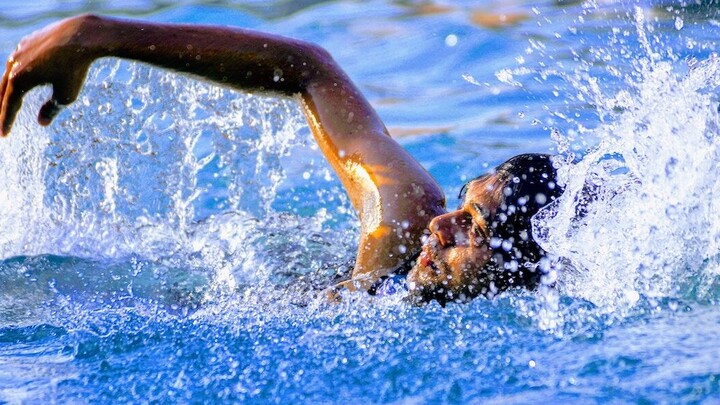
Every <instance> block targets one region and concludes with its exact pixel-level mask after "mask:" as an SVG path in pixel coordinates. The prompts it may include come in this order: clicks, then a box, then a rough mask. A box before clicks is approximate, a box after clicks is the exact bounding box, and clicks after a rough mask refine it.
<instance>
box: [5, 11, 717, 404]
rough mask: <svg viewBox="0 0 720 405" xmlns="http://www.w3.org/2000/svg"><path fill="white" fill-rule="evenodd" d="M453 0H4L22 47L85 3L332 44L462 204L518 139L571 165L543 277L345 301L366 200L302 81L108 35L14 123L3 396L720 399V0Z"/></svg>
mask: <svg viewBox="0 0 720 405" xmlns="http://www.w3.org/2000/svg"><path fill="white" fill-rule="evenodd" d="M453 4H454V6H453V7H451V8H447V7H446V8H445V9H444V10H438V9H437V8H436V9H435V11H436V12H434V13H430V12H429V11H430V9H429V8H428V7H427V6H422V5H420V4H418V3H411V2H388V1H377V2H375V1H374V2H366V3H360V2H345V1H330V2H309V1H308V2H289V3H284V2H275V3H274V4H272V5H271V6H267V5H266V4H265V2H255V1H248V2H234V3H230V2H227V3H202V2H190V1H188V2H181V3H178V4H175V5H168V4H166V3H164V2H157V3H154V2H150V1H135V2H125V3H123V4H122V5H121V6H118V5H117V4H115V3H113V4H109V3H108V4H106V3H103V2H98V3H87V2H65V3H63V4H59V3H57V4H56V3H55V2H50V1H46V2H35V3H34V5H32V6H30V5H17V4H15V3H14V2H13V3H12V4H3V6H4V7H3V8H2V10H3V11H2V13H0V30H1V31H0V32H1V35H0V45H1V46H2V47H1V48H0V49H2V56H3V57H6V56H7V54H8V53H9V51H10V50H11V49H12V48H13V47H14V46H15V44H16V43H17V41H18V40H19V39H20V38H21V37H22V36H23V35H25V34H27V33H29V32H31V31H32V30H34V29H37V28H39V27H41V26H43V25H45V24H47V23H49V22H51V21H54V20H56V19H57V18H59V17H60V16H64V15H71V14H75V13H78V12H83V11H94V12H101V13H106V14H113V15H119V16H135V17H143V18H146V19H150V20H154V21H166V22H202V23H217V24H228V25H238V26H244V27H250V28H256V29H261V30H265V31H270V32H275V33H279V34H284V35H288V36H293V37H298V38H303V39H307V40H310V41H313V42H317V43H319V44H321V45H323V46H324V47H326V48H327V49H328V50H330V51H331V52H332V53H333V55H334V56H335V58H336V59H337V60H338V62H339V63H340V64H341V65H342V66H343V67H344V68H346V70H347V71H348V72H349V74H350V75H351V77H353V78H354V79H355V81H356V82H357V83H358V85H359V86H360V88H361V89H362V90H363V92H364V93H365V94H366V95H367V96H368V98H369V99H370V100H371V102H372V103H373V105H375V106H376V108H377V109H378V111H379V113H380V115H381V116H382V117H383V119H384V120H385V121H386V123H387V125H388V127H389V128H390V131H391V132H392V133H393V134H394V135H395V136H396V137H397V139H398V140H399V141H400V142H401V143H402V144H403V146H404V147H405V148H407V149H408V150H409V151H410V152H411V153H412V154H413V155H414V156H416V157H417V158H418V159H419V160H420V161H421V162H422V163H423V165H425V167H427V168H428V169H429V170H430V171H431V172H432V174H433V175H435V176H436V178H438V179H439V181H440V183H441V184H442V186H443V187H444V189H445V190H446V193H447V195H448V196H449V201H450V205H453V204H455V203H456V202H455V201H453V199H452V197H453V196H454V195H456V194H457V192H458V190H459V188H460V187H461V185H462V184H463V183H464V182H465V181H467V180H468V179H470V178H473V177H475V176H477V175H478V174H480V173H482V172H483V171H484V170H486V169H487V168H489V167H492V166H493V165H496V164H498V163H500V162H502V161H503V160H505V159H507V158H509V157H510V156H513V155H515V154H518V153H522V152H551V153H556V154H558V155H559V156H560V159H559V161H558V162H559V166H560V172H561V176H562V178H563V181H564V182H565V184H566V187H567V190H568V191H567V192H566V194H565V196H564V197H563V198H562V199H561V200H560V201H559V202H558V203H557V204H556V205H554V206H553V207H550V208H549V209H548V210H547V211H545V212H543V214H542V215H540V216H539V217H538V218H536V221H535V223H536V228H535V234H536V238H538V240H541V241H542V243H543V244H544V246H545V247H546V248H547V249H548V250H549V251H551V252H553V253H554V254H555V255H556V258H555V260H554V261H553V262H552V263H548V264H547V265H549V266H553V267H552V268H553V269H554V271H553V272H551V276H550V277H549V278H548V279H547V280H546V286H544V287H543V288H541V290H540V291H538V292H524V291H513V292H510V293H507V294H504V295H502V296H500V297H498V298H496V299H494V300H486V299H476V300H475V301H473V302H471V303H470V304H467V305H449V306H447V307H445V308H441V307H440V306H438V305H437V304H431V305H428V306H426V307H423V308H414V307H409V306H408V305H407V304H406V303H404V302H403V301H402V297H401V296H390V297H382V298H378V297H369V296H364V295H355V296H348V297H346V300H345V301H344V302H343V303H341V304H339V305H328V304H326V303H324V302H323V301H322V300H320V299H317V298H316V297H315V296H314V293H313V292H312V289H311V288H310V287H309V285H310V284H318V285H320V284H322V283H328V282H330V280H331V277H332V275H333V274H334V273H335V272H337V271H338V270H339V269H340V270H342V269H345V268H347V266H348V265H350V264H351V263H352V258H353V252H354V247H355V244H356V242H357V229H358V222H357V218H356V216H355V214H354V213H353V211H352V208H351V206H350V204H349V201H348V199H347V197H346V195H345V194H344V193H343V192H342V188H341V186H340V184H339V182H338V181H337V179H336V178H335V177H334V175H333V174H332V173H331V171H330V169H329V167H328V166H327V164H326V163H325V162H324V160H323V158H322V156H321V154H320V153H319V151H318V150H317V148H316V147H315V146H314V143H313V141H312V138H311V136H310V134H309V131H308V129H307V127H306V126H305V124H304V119H303V118H302V116H301V115H300V113H299V111H298V109H297V106H296V105H295V104H294V103H292V102H291V101H278V100H275V99H268V98H260V97H253V96H247V95H244V94H241V93H236V92H233V91H230V90H226V89H221V88H218V87H215V86H212V85H209V84H207V83H202V82H197V81H194V80H192V79H189V78H186V77H182V76H178V75H174V74H171V73H167V72H163V71H160V70H156V69H152V68H149V67H147V66H142V65H136V64H131V63H127V62H120V61H117V60H113V59H108V60H103V61H100V62H98V63H97V64H96V65H94V67H93V69H92V70H91V73H90V77H89V79H88V82H87V85H86V87H85V89H84V90H83V93H81V95H80V97H79V99H78V102H77V103H76V104H74V105H73V106H72V107H70V108H68V109H67V110H66V111H64V112H63V113H61V115H60V116H59V117H58V119H57V121H56V122H55V124H54V125H53V126H51V127H49V128H40V127H38V126H37V125H36V124H35V123H34V119H35V118H34V117H35V115H36V111H37V108H38V107H39V105H40V103H41V101H42V99H43V98H44V97H45V96H47V94H48V90H47V89H39V90H38V91H36V92H34V93H32V94H30V95H29V96H28V99H27V101H26V103H25V106H24V109H23V111H22V112H21V115H20V117H19V119H18V123H17V124H16V126H15V129H14V131H13V133H12V136H11V137H9V138H7V139H3V140H2V148H0V162H1V164H2V167H3V169H4V173H3V174H4V175H3V176H2V177H1V178H0V190H3V191H2V192H1V193H0V208H1V209H2V214H0V229H3V233H2V234H0V257H2V261H0V280H1V282H0V285H2V288H1V290H0V291H1V292H0V402H7V403H34V402H41V401H43V402H44V401H57V402H81V403H83V402H111V401H112V402H153V401H159V402H183V403H187V402H220V401H228V400H233V401H243V402H256V403H266V402H283V403H285V402H290V401H299V402H316V401H323V402H341V401H348V400H353V401H359V402H383V403H385V402H411V403H416V402H417V403H435V402H445V403H466V402H491V403H492V402H495V403H499V402H502V403H528V402H539V401H541V400H549V401H553V402H557V401H561V400H564V401H571V402H583V403H585V402H608V401H611V402H692V403H713V402H716V401H718V398H720V366H719V365H718V363H717V359H718V358H720V344H719V343H718V342H720V328H718V326H717V325H718V324H719V323H720V310H718V299H719V294H720V281H719V276H720V270H719V269H720V265H719V263H720V262H719V261H718V257H719V256H718V253H719V251H720V247H719V246H718V243H719V241H720V222H718V220H717V219H716V217H717V216H716V215H714V214H715V213H716V212H717V203H716V202H715V196H717V195H718V192H719V191H720V190H718V185H717V181H716V180H715V178H716V177H717V175H718V172H719V171H720V168H719V167H718V164H717V163H716V162H718V154H719V153H720V149H719V148H718V143H719V141H718V139H720V138H719V135H720V133H719V130H718V97H717V94H718V88H717V87H718V84H720V77H719V75H720V60H718V59H717V57H715V56H714V55H713V54H712V52H713V51H714V50H716V49H717V43H716V41H715V35H714V32H715V31H716V30H717V26H718V24H720V22H719V21H720V20H718V15H719V12H718V9H717V5H716V4H714V3H712V2H709V3H707V4H700V5H697V4H695V2H688V3H687V4H686V5H685V6H679V5H671V4H669V3H668V4H657V3H654V2H653V3H630V2H628V3H624V2H583V3H573V2H542V3H540V4H537V3H534V2H525V1H518V2H514V3H506V2H503V3H497V4H491V3H487V4H475V3H472V2H460V3H458V2H455V3H453ZM488 10H492V11H496V12H501V13H504V14H505V15H506V18H505V22H509V23H508V24H507V25H502V24H500V27H496V28H486V27H483V26H482V25H479V23H478V22H477V21H485V24H486V25H487V24H488V22H487V21H492V18H490V19H488V16H487V13H486V11H488ZM437 11H442V12H437ZM474 21H475V22H474ZM495 21H496V22H497V21H498V19H495ZM500 21H501V22H502V20H500ZM552 283H554V284H555V285H556V287H555V288H551V287H550V286H549V285H550V284H552Z"/></svg>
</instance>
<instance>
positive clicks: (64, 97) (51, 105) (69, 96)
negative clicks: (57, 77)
mask: <svg viewBox="0 0 720 405" xmlns="http://www.w3.org/2000/svg"><path fill="white" fill-rule="evenodd" d="M86 74H87V67H85V68H79V69H77V70H76V71H75V72H73V73H72V74H71V75H70V76H69V77H65V78H64V79H63V80H62V81H57V82H55V83H53V94H52V97H51V98H50V100H48V101H47V102H46V103H45V104H43V106H42V107H40V112H39V114H38V123H40V125H43V126H47V125H50V123H51V122H52V121H53V119H55V117H56V116H57V115H58V114H59V113H60V111H62V109H63V107H65V106H66V105H68V104H70V103H72V102H74V101H75V100H76V99H77V97H78V95H79V94H80V89H81V88H82V83H83V81H84V80H85V75H86Z"/></svg>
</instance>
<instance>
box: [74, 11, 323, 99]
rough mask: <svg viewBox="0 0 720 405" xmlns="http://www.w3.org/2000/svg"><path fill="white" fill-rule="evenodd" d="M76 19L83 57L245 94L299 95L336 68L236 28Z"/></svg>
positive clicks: (316, 55) (302, 45) (292, 43)
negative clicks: (136, 65)
mask: <svg viewBox="0 0 720 405" xmlns="http://www.w3.org/2000/svg"><path fill="white" fill-rule="evenodd" d="M77 18H79V19H82V22H81V25H80V27H79V29H78V33H77V34H76V36H75V40H76V41H77V45H78V48H79V51H80V52H84V53H87V54H88V55H90V56H92V57H93V58H100V57H107V56H114V57H119V58H125V59H132V60H136V61H140V62H145V63H149V64H152V65H156V66H159V67H163V68H167V69H171V70H175V71H179V72H184V73H189V74H192V75H196V76H200V77H202V78H205V79H208V80H211V81H214V82H217V83H221V84H224V85H227V86H230V87H234V88H236V89H242V90H246V91H267V92H271V93H276V94H281V95H288V96H289V95H293V94H296V93H300V92H302V91H303V88H304V87H305V85H306V84H307V83H308V82H310V81H311V80H313V79H315V78H317V77H318V76H320V75H323V74H327V73H328V65H332V64H333V62H332V59H331V57H330V56H329V54H328V53H327V52H325V51H324V50H322V48H320V47H317V46H314V45H312V44H309V43H306V42H302V41H298V40H293V39H289V38H282V37H278V36H274V35H271V34H265V33H259V32H254V31H247V30H242V29H238V28H226V27H217V26H199V25H175V24H154V23H148V22H140V21H126V20H118V19H112V18H106V17H98V16H81V17H77Z"/></svg>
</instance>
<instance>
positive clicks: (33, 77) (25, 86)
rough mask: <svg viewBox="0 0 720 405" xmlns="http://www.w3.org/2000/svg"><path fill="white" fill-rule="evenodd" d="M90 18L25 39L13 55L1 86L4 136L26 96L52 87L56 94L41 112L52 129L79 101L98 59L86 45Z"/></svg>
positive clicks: (40, 119) (0, 130) (0, 121)
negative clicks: (63, 112) (66, 108)
mask: <svg viewBox="0 0 720 405" xmlns="http://www.w3.org/2000/svg"><path fill="white" fill-rule="evenodd" d="M88 18H89V17H88V16H79V17H73V18H69V19H66V20H63V21H60V22H58V23H57V24H53V25H50V26H48V27H46V28H44V29H42V30H40V31H37V32H34V33H33V34H30V35H29V36H27V37H25V38H23V40H22V41H20V44H18V46H17V48H16V49H15V51H14V52H13V53H12V54H11V55H10V57H9V58H8V61H7V65H6V67H5V74H4V75H3V77H2V82H0V134H2V136H7V135H8V134H9V133H10V129H11V128H12V125H13V122H14V121H15V117H16V115H17V113H18V111H19V110H20V107H21V106H22V100H23V97H24V96H25V94H27V92H29V91H30V90H32V89H33V88H34V87H36V86H41V85H44V84H50V85H52V88H53V93H52V96H51V97H50V99H49V100H48V101H47V102H46V103H45V104H44V105H43V106H42V107H41V108H40V113H39V114H38V122H39V123H40V125H48V124H50V122H52V120H53V118H55V116H56V115H57V114H58V113H59V112H60V110H61V109H62V107H63V106H65V105H68V104H70V103H72V102H73V101H75V99H76V98H77V96H78V93H80V89H81V88H82V85H83V82H84V81H85V76H86V75H87V72H88V69H89V67H90V64H91V63H92V61H93V60H94V59H95V57H94V56H93V55H91V54H90V53H89V52H87V51H86V50H87V48H85V47H84V45H83V44H82V42H83V40H84V37H85V35H83V34H84V33H85V31H87V30H86V29H84V27H86V26H87V25H86V24H87V22H88Z"/></svg>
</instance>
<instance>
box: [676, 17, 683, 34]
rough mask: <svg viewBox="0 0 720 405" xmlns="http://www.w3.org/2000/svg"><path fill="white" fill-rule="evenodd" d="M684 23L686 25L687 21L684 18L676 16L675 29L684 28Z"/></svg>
mask: <svg viewBox="0 0 720 405" xmlns="http://www.w3.org/2000/svg"><path fill="white" fill-rule="evenodd" d="M683 25H685V22H684V21H683V19H682V18H680V17H675V29H676V30H678V31H680V30H681V29H682V27H683Z"/></svg>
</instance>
